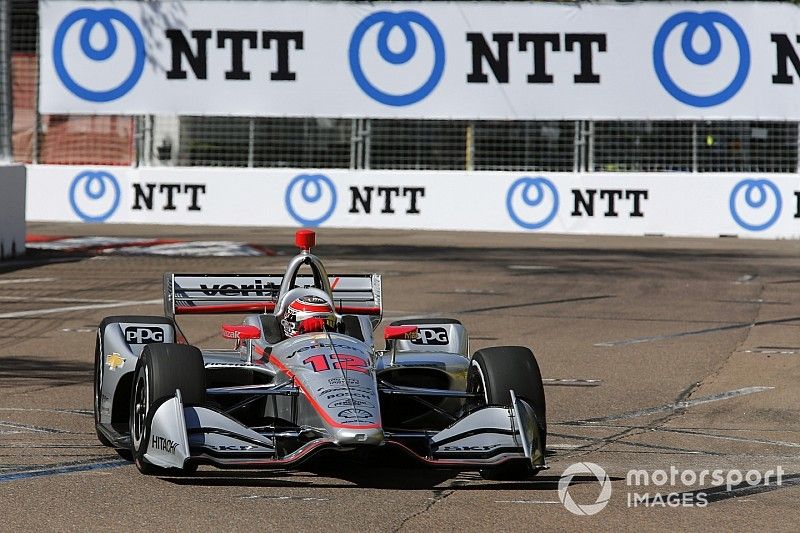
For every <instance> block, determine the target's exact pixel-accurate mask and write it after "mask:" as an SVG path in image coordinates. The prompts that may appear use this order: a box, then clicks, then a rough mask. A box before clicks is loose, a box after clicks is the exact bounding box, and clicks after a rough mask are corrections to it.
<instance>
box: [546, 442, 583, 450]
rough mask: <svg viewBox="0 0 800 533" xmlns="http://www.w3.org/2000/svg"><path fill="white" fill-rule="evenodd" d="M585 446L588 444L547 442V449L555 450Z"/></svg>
mask: <svg viewBox="0 0 800 533" xmlns="http://www.w3.org/2000/svg"><path fill="white" fill-rule="evenodd" d="M583 446H587V445H586V444H550V443H547V449H548V450H550V449H553V450H572V449H574V448H581V447H583Z"/></svg>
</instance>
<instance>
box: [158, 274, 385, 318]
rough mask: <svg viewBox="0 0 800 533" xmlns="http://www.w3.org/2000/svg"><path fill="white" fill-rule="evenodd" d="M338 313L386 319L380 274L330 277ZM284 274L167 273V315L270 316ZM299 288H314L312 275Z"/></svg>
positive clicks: (301, 278)
mask: <svg viewBox="0 0 800 533" xmlns="http://www.w3.org/2000/svg"><path fill="white" fill-rule="evenodd" d="M328 279H329V280H330V284H331V289H332V292H333V303H334V305H335V306H336V312H337V313H339V314H342V315H367V316H370V317H377V321H375V320H373V321H374V322H375V323H376V324H377V322H379V321H380V319H381V317H382V316H383V302H382V299H381V276H380V275H379V274H336V275H330V276H328ZM282 281H283V275H282V274H281V275H276V274H266V275H260V274H175V273H172V272H168V273H166V274H164V314H165V315H166V316H168V317H170V318H174V317H175V316H176V315H186V314H224V313H271V312H272V311H274V310H275V304H276V303H277V300H278V293H279V292H280V287H281V282H282ZM295 284H296V285H297V286H298V287H313V286H314V278H313V276H297V279H296V281H295Z"/></svg>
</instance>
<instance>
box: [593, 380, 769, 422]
mask: <svg viewBox="0 0 800 533" xmlns="http://www.w3.org/2000/svg"><path fill="white" fill-rule="evenodd" d="M774 388H775V387H744V388H741V389H736V390H730V391H725V392H720V393H717V394H712V395H710V396H703V397H701V398H697V399H695V400H685V401H682V402H675V403H668V404H666V405H661V406H658V407H648V408H647V409H640V410H638V411H630V412H627V413H620V414H616V415H609V416H601V417H598V418H587V419H585V420H578V421H577V422H582V423H586V424H592V423H594V422H608V421H610V420H625V419H629V418H639V417H641V416H650V415H654V414H658V413H665V412H670V411H677V410H679V409H686V408H688V407H694V406H696V405H704V404H707V403H711V402H718V401H720V400H729V399H731V398H738V397H739V396H746V395H748V394H755V393H757V392H764V391H767V390H772V389H774Z"/></svg>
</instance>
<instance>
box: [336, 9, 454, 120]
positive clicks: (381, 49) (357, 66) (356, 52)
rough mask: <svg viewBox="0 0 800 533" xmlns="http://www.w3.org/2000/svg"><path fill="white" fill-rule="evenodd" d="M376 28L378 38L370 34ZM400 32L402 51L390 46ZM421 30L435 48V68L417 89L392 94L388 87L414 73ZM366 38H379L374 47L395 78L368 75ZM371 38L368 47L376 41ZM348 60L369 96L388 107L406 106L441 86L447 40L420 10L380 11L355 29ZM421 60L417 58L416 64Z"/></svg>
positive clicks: (433, 66) (354, 76) (362, 88)
mask: <svg viewBox="0 0 800 533" xmlns="http://www.w3.org/2000/svg"><path fill="white" fill-rule="evenodd" d="M376 25H379V26H380V29H379V30H378V32H377V35H376V33H375V32H370V31H369V30H370V29H371V28H372V27H373V26H376ZM397 30H399V33H401V34H402V36H403V48H402V49H399V50H398V49H395V48H394V47H393V46H390V44H389V37H390V35H392V34H394V33H398V32H397ZM420 30H421V34H423V35H426V37H427V39H428V40H429V41H430V44H431V45H432V47H433V65H432V67H431V70H430V74H429V75H428V76H427V78H426V79H425V80H424V81H423V82H422V83H421V84H420V85H419V86H418V87H416V88H415V89H413V90H411V91H408V92H397V91H391V90H390V89H389V88H387V87H386V86H387V85H392V84H396V83H397V81H398V80H400V79H403V78H407V75H408V74H411V73H413V72H414V67H415V65H414V64H413V63H411V64H410V65H408V64H409V63H410V62H412V60H413V59H414V56H415V55H416V52H417V35H418V34H417V31H420ZM366 35H371V36H372V39H375V37H376V36H377V39H376V40H377V42H376V43H375V44H376V45H377V46H376V48H377V51H378V54H379V55H380V57H381V59H383V61H385V62H386V63H387V64H388V65H389V66H390V67H394V68H391V74H392V75H391V76H386V78H387V79H386V80H383V81H382V82H377V81H376V78H377V76H376V75H375V73H367V72H365V70H364V66H363V64H362V62H361V57H362V55H361V54H362V43H363V41H364V37H365V36H366ZM372 39H371V40H370V41H369V44H368V46H369V47H370V48H371V47H372V43H373V42H374V41H373V40H372ZM420 49H422V48H420ZM349 58H350V71H351V72H352V74H353V79H354V80H355V81H356V83H357V84H358V86H359V87H360V88H361V90H362V91H364V93H365V94H366V95H367V96H369V97H370V98H372V99H373V100H375V101H377V102H380V103H382V104H386V105H389V106H396V107H399V106H407V105H410V104H414V103H416V102H419V101H420V100H422V99H424V98H425V97H426V96H428V95H429V94H430V93H431V92H432V91H433V90H434V89H435V88H436V86H437V85H438V84H439V80H441V78H442V73H443V72H444V65H445V50H444V41H443V40H442V36H441V34H440V33H439V30H438V29H437V28H436V25H435V24H434V23H433V22H431V20H430V19H429V18H428V17H426V16H425V15H423V14H422V13H420V12H418V11H401V12H399V13H392V12H389V11H378V12H377V13H373V14H371V15H369V16H368V17H366V18H365V19H364V20H362V21H361V22H360V23H359V24H358V26H356V29H355V31H353V35H352V37H351V38H350V49H349ZM426 59H427V58H426ZM419 61H420V60H419V59H417V62H419ZM404 65H408V66H406V68H405V69H403V68H402V66H404ZM404 72H406V74H405V75H404V74H403V73H404Z"/></svg>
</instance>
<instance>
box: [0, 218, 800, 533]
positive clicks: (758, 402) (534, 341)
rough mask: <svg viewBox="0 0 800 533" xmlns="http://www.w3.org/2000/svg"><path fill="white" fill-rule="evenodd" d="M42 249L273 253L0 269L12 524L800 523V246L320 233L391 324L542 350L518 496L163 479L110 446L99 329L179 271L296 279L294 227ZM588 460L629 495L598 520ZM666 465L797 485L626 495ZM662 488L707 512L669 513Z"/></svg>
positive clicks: (406, 482) (362, 472) (389, 483)
mask: <svg viewBox="0 0 800 533" xmlns="http://www.w3.org/2000/svg"><path fill="white" fill-rule="evenodd" d="M29 232H30V233H37V234H50V235H128V236H136V237H164V238H177V239H185V240H210V239H233V240H243V241H245V242H249V243H256V244H258V245H260V246H262V247H263V248H264V249H269V250H274V251H275V255H271V256H264V257H237V258H220V257H210V258H205V257H192V258H176V257H152V256H113V255H112V256H107V255H91V254H82V253H78V252H59V253H44V252H36V253H32V254H31V255H30V256H29V257H27V258H25V259H23V260H18V261H12V262H7V263H0V530H4V531H10V530H20V529H22V530H34V529H35V530H99V529H108V528H111V529H115V530H120V529H142V530H143V529H147V530H226V531H227V530H242V531H250V530H252V531H256V530H259V531H295V530H298V531H299V530H303V531H328V532H329V531H423V530H425V531H534V530H544V531H554V530H566V529H570V530H571V529H580V530H584V529H590V528H591V529H600V530H607V529H608V530H610V529H613V530H620V529H623V530H632V529H636V530H650V529H656V528H658V529H665V528H669V529H689V530H697V531H699V530H753V529H761V528H763V529H771V530H787V531H789V530H791V531H796V530H797V528H798V526H797V524H798V518H800V510H798V506H797V504H796V502H797V499H798V496H800V487H798V486H797V485H798V484H800V417H798V414H800V394H799V391H800V298H798V289H800V268H798V267H799V266H800V262H799V261H798V252H800V243H798V242H795V241H758V240H736V239H712V240H699V239H698V240H693V239H667V238H662V237H651V238H598V237H562V236H552V235H535V234H525V235H502V234H467V233H433V232H400V231H382V232H378V231H370V232H364V231H353V230H349V231H344V230H338V231H337V230H320V231H319V234H318V242H319V244H320V245H319V246H318V247H317V248H316V250H315V251H316V253H317V254H318V255H320V256H321V257H322V258H323V260H326V262H327V265H328V269H329V271H339V272H345V271H352V272H379V273H381V274H383V280H384V305H385V310H386V317H385V318H387V319H396V318H400V317H409V316H415V315H416V316H442V315H444V316H453V317H457V318H460V319H461V320H462V322H463V323H464V324H465V325H466V326H467V328H468V330H469V331H470V335H471V346H472V349H473V350H474V349H478V348H481V347H484V346H491V345H499V344H521V345H526V346H530V347H531V348H533V350H534V352H535V353H536V355H537V358H538V360H539V364H540V366H541V368H542V373H543V375H544V377H545V379H546V380H548V383H547V386H546V393H547V408H548V420H549V431H550V437H549V440H548V447H549V452H548V453H549V455H548V462H549V465H550V469H549V470H547V471H545V472H542V473H540V474H539V475H538V476H536V477H534V478H532V479H531V480H529V481H522V482H519V481H511V482H497V481H486V480H483V479H481V478H480V476H478V475H477V474H476V473H461V474H457V473H451V472H447V471H444V472H441V471H437V472H431V471H426V470H418V469H413V468H409V467H403V468H381V467H379V466H376V465H372V466H367V465H363V464H347V463H336V464H329V465H327V466H326V467H325V468H319V469H317V470H316V471H314V472H291V471H269V472H263V471H221V470H216V469H213V468H210V467H202V468H201V469H200V471H199V472H198V473H197V474H196V475H194V476H192V477H179V478H159V477H145V476H142V475H140V474H139V473H138V472H137V470H136V468H135V467H134V466H133V465H131V464H129V463H126V462H124V461H122V460H120V459H119V458H118V457H117V455H116V454H115V453H114V452H113V451H111V450H109V449H107V448H104V447H102V446H101V445H100V444H99V443H98V442H97V440H96V438H95V435H94V429H93V427H92V426H93V420H92V414H91V409H92V385H91V384H92V364H93V345H94V336H95V331H96V330H95V328H96V326H97V324H98V323H99V321H100V320H101V319H102V318H103V317H104V316H106V315H109V314H159V313H160V312H161V305H160V303H157V302H158V301H159V300H160V297H161V287H160V278H161V274H162V272H164V271H184V272H188V271H197V272H214V271H218V272H220V271H221V272H224V271H227V272H236V271H240V272H241V271H246V272H251V271H259V270H263V271H265V272H268V271H272V272H282V270H283V267H284V265H285V262H286V259H287V258H288V257H289V256H291V255H292V254H293V253H294V249H293V247H292V246H291V242H292V233H293V231H292V230H289V229H277V230H276V229H247V228H242V229H229V228H175V227H153V226H139V227H133V226H90V225H63V224H61V225H55V224H30V225H29ZM191 320H192V319H186V320H184V324H185V325H186V326H187V329H188V331H187V333H189V336H190V340H192V341H193V342H195V343H197V344H200V345H211V344H216V345H219V343H220V342H224V341H222V340H221V339H219V338H218V336H217V332H218V331H219V329H218V328H219V324H220V323H221V321H222V320H223V319H222V318H219V317H214V318H211V319H206V318H204V319H200V323H195V324H193V323H192V322H191ZM228 320H233V319H228ZM580 462H591V463H595V464H597V465H600V466H601V467H602V468H603V469H604V470H605V471H606V472H607V474H608V475H609V476H610V480H611V486H612V493H611V497H610V500H609V502H608V504H607V506H606V507H605V508H604V509H602V510H601V511H599V512H598V513H597V514H595V515H593V516H578V515H574V514H572V513H570V512H569V511H568V510H567V509H566V508H565V507H564V506H563V505H562V503H561V501H560V499H559V493H558V482H559V479H560V476H561V474H562V472H564V470H565V469H566V468H567V467H569V466H570V465H572V464H573V463H580ZM671 467H673V468H675V469H677V471H678V472H681V473H684V472H686V471H691V472H693V473H695V475H699V474H700V473H701V471H703V470H714V469H719V470H721V471H723V472H725V475H728V474H729V473H730V472H731V471H732V470H734V469H738V470H741V471H742V472H743V473H744V472H747V471H748V470H757V471H759V473H760V474H764V473H766V472H767V471H768V470H773V471H774V470H776V469H777V468H778V467H780V468H781V469H782V471H783V475H782V479H781V484H780V485H778V484H777V483H776V478H775V477H774V476H773V478H772V479H770V483H769V484H764V483H763V482H762V483H760V484H759V485H757V486H750V485H748V484H747V483H746V482H742V483H736V482H735V481H736V480H735V479H733V480H732V481H734V483H732V485H731V486H730V487H727V486H725V485H723V486H721V487H718V486H714V485H715V484H714V483H710V482H709V479H710V478H707V479H705V483H703V484H700V483H699V481H694V482H692V483H689V481H691V476H690V475H688V474H686V478H685V479H682V478H681V477H680V474H679V475H678V478H677V479H675V480H670V481H667V483H666V485H663V486H661V485H655V484H652V483H651V485H648V486H646V487H644V486H640V487H636V486H629V485H628V483H627V473H628V471H629V470H631V469H645V470H649V471H650V472H654V471H656V470H664V471H666V472H669V471H670V468H671ZM752 475H753V476H755V474H752ZM572 481H573V483H572V485H571V486H570V487H569V492H568V495H569V497H570V498H572V500H573V501H574V502H576V503H577V504H580V505H583V504H593V503H595V502H596V501H597V498H598V496H599V495H600V493H601V485H600V483H599V481H598V480H597V479H596V478H595V477H594V476H592V475H587V474H584V475H578V476H576V477H574V478H573V480H572ZM729 489H730V490H729ZM633 492H637V494H639V495H640V502H639V503H638V505H636V506H635V507H633V506H631V505H630V504H629V502H630V500H629V498H631V494H632V493H633ZM643 493H647V494H648V496H647V497H646V498H641V494H643ZM657 493H658V494H661V497H662V498H663V497H666V496H667V495H668V494H670V493H677V498H679V499H680V500H681V501H684V502H685V501H688V502H689V503H691V502H695V503H696V502H697V501H698V499H700V500H705V501H706V502H707V503H706V505H705V506H702V507H700V506H696V505H695V506H677V507H671V506H668V505H662V504H661V503H659V498H658V497H656V496H655V495H656V494H657ZM675 499H676V496H672V501H673V502H674V501H675ZM642 500H644V501H646V503H642Z"/></svg>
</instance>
